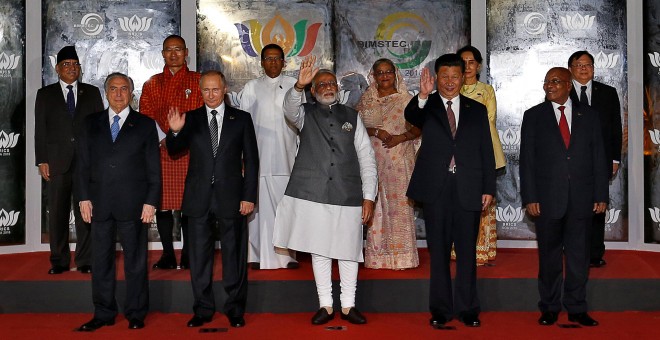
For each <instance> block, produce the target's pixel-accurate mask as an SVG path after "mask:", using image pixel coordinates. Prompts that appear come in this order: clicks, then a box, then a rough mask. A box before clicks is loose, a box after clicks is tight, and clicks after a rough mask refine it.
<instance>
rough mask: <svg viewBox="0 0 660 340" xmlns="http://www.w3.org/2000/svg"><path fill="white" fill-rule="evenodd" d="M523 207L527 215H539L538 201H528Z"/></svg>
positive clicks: (539, 206)
mask: <svg viewBox="0 0 660 340" xmlns="http://www.w3.org/2000/svg"><path fill="white" fill-rule="evenodd" d="M525 209H526V210H527V213H528V214H529V216H533V217H537V216H539V215H541V205H540V204H538V203H528V204H527V205H526V206H525Z"/></svg>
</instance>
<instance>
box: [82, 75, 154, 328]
mask: <svg viewBox="0 0 660 340" xmlns="http://www.w3.org/2000/svg"><path fill="white" fill-rule="evenodd" d="M105 93H106V97H107V99H108V103H109V104H110V107H109V108H108V109H107V110H104V111H101V112H97V113H94V114H92V115H89V116H88V117H87V118H86V119H85V122H84V128H83V132H82V134H81V138H80V143H79V144H78V152H79V161H78V164H77V170H76V171H77V173H76V181H77V182H76V184H77V185H76V190H77V192H78V197H80V212H81V215H82V218H83V220H84V221H85V222H87V223H90V222H91V223H92V246H93V247H94V252H93V259H94V262H93V263H94V271H93V272H92V296H93V299H94V318H93V319H92V320H91V321H89V322H87V323H85V324H84V325H82V326H81V327H80V328H79V330H80V331H94V330H96V329H98V328H100V327H102V326H110V325H113V324H114V323H115V316H116V315H117V302H116V299H115V287H116V277H115V271H116V269H115V243H116V239H117V232H119V241H120V242H121V246H122V248H123V250H124V274H125V276H126V302H125V303H124V308H123V309H124V314H125V315H126V319H128V328H130V329H139V328H143V327H144V318H145V317H146V315H147V310H148V309H149V286H148V281H147V227H146V226H145V225H144V223H149V222H151V221H152V220H153V217H154V213H155V212H156V205H157V204H158V202H159V200H160V156H159V151H158V133H157V132H156V125H155V123H154V121H153V120H152V119H151V118H148V117H147V116H144V115H142V114H141V113H139V112H137V111H134V110H133V109H131V108H130V107H129V106H128V104H129V103H130V101H131V99H132V97H133V82H132V80H130V78H128V76H126V75H124V74H121V73H112V74H110V75H108V77H107V78H106V80H105Z"/></svg>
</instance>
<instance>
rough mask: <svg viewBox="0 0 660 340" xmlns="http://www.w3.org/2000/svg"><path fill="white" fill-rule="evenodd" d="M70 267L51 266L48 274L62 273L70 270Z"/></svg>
mask: <svg viewBox="0 0 660 340" xmlns="http://www.w3.org/2000/svg"><path fill="white" fill-rule="evenodd" d="M68 271H69V267H62V266H53V267H52V268H50V270H49V271H48V274H51V275H54V274H62V273H64V272H68Z"/></svg>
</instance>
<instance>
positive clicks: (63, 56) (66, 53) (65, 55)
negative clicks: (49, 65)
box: [57, 46, 80, 64]
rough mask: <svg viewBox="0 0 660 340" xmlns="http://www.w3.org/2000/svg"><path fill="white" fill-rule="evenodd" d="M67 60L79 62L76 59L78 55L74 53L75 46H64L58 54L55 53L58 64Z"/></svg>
mask: <svg viewBox="0 0 660 340" xmlns="http://www.w3.org/2000/svg"><path fill="white" fill-rule="evenodd" d="M67 59H74V60H78V61H80V59H78V53H76V47H75V46H64V47H62V49H61V50H60V51H59V52H57V63H58V64H59V63H60V61H62V60H67Z"/></svg>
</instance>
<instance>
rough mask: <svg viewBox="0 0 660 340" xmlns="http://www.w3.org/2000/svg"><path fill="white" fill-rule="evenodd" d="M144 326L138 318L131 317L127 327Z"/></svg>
mask: <svg viewBox="0 0 660 340" xmlns="http://www.w3.org/2000/svg"><path fill="white" fill-rule="evenodd" d="M140 328H144V321H142V320H138V319H131V320H129V321H128V329H140Z"/></svg>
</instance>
